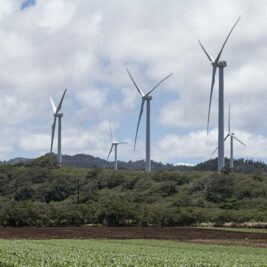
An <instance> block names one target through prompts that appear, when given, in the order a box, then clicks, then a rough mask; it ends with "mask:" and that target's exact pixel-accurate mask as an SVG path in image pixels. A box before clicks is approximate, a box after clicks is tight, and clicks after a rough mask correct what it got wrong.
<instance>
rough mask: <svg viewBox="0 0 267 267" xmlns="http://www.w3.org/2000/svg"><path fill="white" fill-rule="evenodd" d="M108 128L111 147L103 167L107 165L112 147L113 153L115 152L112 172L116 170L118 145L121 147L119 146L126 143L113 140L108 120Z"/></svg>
mask: <svg viewBox="0 0 267 267" xmlns="http://www.w3.org/2000/svg"><path fill="white" fill-rule="evenodd" d="M109 128H110V137H111V147H110V150H109V153H108V156H107V159H106V162H105V166H104V167H106V164H107V161H108V158H109V156H110V154H111V152H112V150H113V147H114V152H115V159H114V170H117V169H118V163H117V153H118V145H121V144H127V142H117V141H116V140H115V139H114V138H113V134H112V127H111V123H110V120H109Z"/></svg>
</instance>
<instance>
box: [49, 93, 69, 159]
mask: <svg viewBox="0 0 267 267" xmlns="http://www.w3.org/2000/svg"><path fill="white" fill-rule="evenodd" d="M66 92H67V89H65V91H64V93H63V95H62V97H61V100H60V102H59V104H58V106H57V107H56V106H55V104H54V101H53V99H52V97H50V101H51V105H52V109H53V116H54V121H53V124H52V136H51V147H50V153H52V151H53V143H54V135H55V129H56V124H57V119H58V140H57V141H58V146H57V159H58V162H59V164H61V163H62V156H61V120H62V117H63V113H60V110H61V107H62V102H63V99H64V97H65V94H66Z"/></svg>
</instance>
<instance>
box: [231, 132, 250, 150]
mask: <svg viewBox="0 0 267 267" xmlns="http://www.w3.org/2000/svg"><path fill="white" fill-rule="evenodd" d="M231 136H233V138H234V139H235V140H236V141H238V142H239V143H240V144H242V145H243V146H245V147H246V146H247V145H246V144H244V143H243V142H242V141H241V140H240V139H238V138H237V137H236V136H235V135H233V134H231Z"/></svg>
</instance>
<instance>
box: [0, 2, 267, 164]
mask: <svg viewBox="0 0 267 267" xmlns="http://www.w3.org/2000/svg"><path fill="white" fill-rule="evenodd" d="M0 6H1V9H0V94H1V97H0V121H1V126H0V139H1V142H0V160H5V159H9V158H14V157H36V156H39V155H41V154H44V153H46V152H48V151H49V147H50V136H51V125H52V119H53V114H52V108H51V105H50V101H49V97H50V96H52V97H53V98H54V101H55V102H56V103H58V101H59V99H60V97H61V95H62V93H63V91H64V89H65V88H67V89H68V91H67V94H66V98H65V101H64V103H63V108H62V112H63V113H64V117H63V154H71V155H72V154H76V153H86V154H91V155H94V156H99V157H106V155H107V152H108V149H109V146H110V135H109V127H108V119H109V118H110V119H111V121H112V126H113V129H114V135H115V136H116V137H117V139H118V140H122V141H128V142H129V145H124V146H121V147H120V148H119V158H120V159H123V160H136V159H143V158H144V157H145V154H144V145H145V120H144V118H145V116H144V117H143V119H142V121H141V125H140V134H139V137H138V144H137V149H136V151H135V152H133V141H134V134H135V129H136V123H137V118H138V113H139V109H140V102H141V101H140V96H139V95H138V92H137V91H136V89H135V88H134V86H133V84H132V83H131V81H130V79H129V77H128V75H127V73H126V68H129V69H130V71H131V72H132V75H133V76H134V78H135V79H136V81H137V83H138V84H139V86H140V87H141V88H142V89H143V90H144V91H148V90H149V89H151V88H152V87H153V85H154V84H156V83H157V82H158V81H159V80H161V79H162V78H163V77H164V76H166V75H168V74H169V73H171V72H173V73H174V75H173V76H172V77H171V78H170V79H169V80H167V81H166V82H165V83H164V84H162V86H160V87H159V88H157V90H156V91H155V92H154V93H153V100H152V103H151V112H152V114H151V123H152V125H151V127H152V136H151V138H152V158H153V159H154V160H157V161H162V162H171V163H181V162H183V163H191V164H194V163H197V162H199V161H204V160H207V159H209V158H211V152H212V151H213V149H214V148H215V147H216V140H217V116H218V112H217V110H218V83H217V82H218V77H217V81H216V84H215V90H214V99H213V103H212V114H211V125H210V126H211V127H210V133H209V135H208V136H207V133H206V124H207V111H208V99H209V90H210V82H211V65H210V63H209V62H208V60H207V58H206V56H205V55H204V53H203V51H202V50H201V49H200V47H199V44H198V42H197V40H198V39H201V41H202V42H203V43H204V45H205V47H206V48H207V50H208V51H209V52H210V53H211V54H212V55H213V56H214V57H216V55H217V53H218V51H219V50H220V47H221V45H222V43H223V41H224V39H225V37H226V35H227V33H228V31H229V29H230V28H231V27H232V25H233V23H234V22H235V21H236V19H237V18H238V17H239V16H241V20H240V23H239V24H238V25H237V27H236V28H235V30H234V32H233V34H232V35H231V37H230V39H229V42H228V43H227V45H226V47H225V50H224V52H223V55H222V57H221V59H222V60H226V61H227V64H228V66H227V68H225V110H226V112H225V123H227V109H228V108H227V107H228V103H229V102H231V105H232V130H233V131H234V132H235V133H236V134H237V136H238V137H239V138H240V139H241V140H242V141H244V142H245V143H246V144H247V148H245V147H242V145H240V144H239V143H235V157H245V158H254V159H260V160H264V161H267V149H266V148H267V131H266V129H267V119H266V114H267V80H266V76H265V75H267V61H266V59H267V20H266V14H267V5H266V1H265V0H257V1H251V0H201V1H199V0H188V1H183V0H165V1H163V0H146V1H144V0H135V1H125V0H102V1H99V0H75V1H73V0H36V1H34V0H27V1H25V0H0ZM144 115H145V113H144ZM56 144H57V142H55V147H54V151H56ZM228 147H229V143H228V142H227V143H226V156H228V155H229V149H228Z"/></svg>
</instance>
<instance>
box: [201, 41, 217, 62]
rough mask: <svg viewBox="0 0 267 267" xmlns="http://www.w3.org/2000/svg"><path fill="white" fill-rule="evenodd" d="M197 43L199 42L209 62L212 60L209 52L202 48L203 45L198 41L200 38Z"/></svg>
mask: <svg viewBox="0 0 267 267" xmlns="http://www.w3.org/2000/svg"><path fill="white" fill-rule="evenodd" d="M198 43H199V44H200V46H201V48H202V50H203V51H204V53H205V54H206V56H207V57H208V59H209V61H210V62H214V59H213V58H212V57H211V56H210V55H209V53H208V52H207V51H206V49H205V48H204V46H203V45H202V43H201V42H200V40H198Z"/></svg>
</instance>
